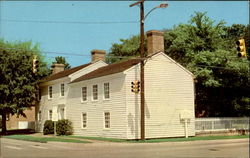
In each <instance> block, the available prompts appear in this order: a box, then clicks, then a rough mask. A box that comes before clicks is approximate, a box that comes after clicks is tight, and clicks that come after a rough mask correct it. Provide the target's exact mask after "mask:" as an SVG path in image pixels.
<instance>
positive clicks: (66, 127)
mask: <svg viewBox="0 0 250 158" xmlns="http://www.w3.org/2000/svg"><path fill="white" fill-rule="evenodd" d="M56 133H57V135H71V134H72V133H73V128H72V122H71V121H69V120H67V119H62V120H58V122H57V124H56Z"/></svg>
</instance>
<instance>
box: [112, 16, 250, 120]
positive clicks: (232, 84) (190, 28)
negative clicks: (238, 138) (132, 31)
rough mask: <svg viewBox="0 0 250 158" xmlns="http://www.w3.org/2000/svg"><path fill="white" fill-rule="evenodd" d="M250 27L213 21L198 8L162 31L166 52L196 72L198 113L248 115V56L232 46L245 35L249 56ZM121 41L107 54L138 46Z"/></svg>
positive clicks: (131, 40) (123, 53)
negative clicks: (184, 20) (179, 22)
mask: <svg viewBox="0 0 250 158" xmlns="http://www.w3.org/2000/svg"><path fill="white" fill-rule="evenodd" d="M249 31H250V27H249V25H247V26H245V25H242V24H233V25H232V26H226V25H225V22H224V21H219V22H217V23H216V22H215V21H213V20H212V19H210V18H209V17H208V16H207V15H206V13H201V12H195V14H194V15H192V16H191V18H190V20H189V22H188V23H187V24H179V25H177V26H175V27H174V28H173V29H171V30H165V31H164V43H165V53H166V54H167V55H169V56H170V57H171V58H173V59H174V60H176V61H177V62H178V63H180V64H182V65H183V66H184V67H186V68H187V69H189V70H190V71H191V72H192V73H193V74H194V76H195V81H196V84H195V87H196V100H195V103H196V112H197V116H201V115H200V114H201V113H202V114H203V116H249V113H250V95H249V94H250V91H249V90H250V83H249V79H250V76H249V60H248V59H246V58H238V57H237V51H236V48H235V46H236V45H235V42H236V41H237V40H239V39H240V38H244V39H245V41H246V46H247V52H248V58H249V50H250V49H249V47H250V40H249ZM122 41H125V42H122V43H121V44H113V46H112V47H111V49H110V50H111V52H110V54H112V55H117V56H118V55H119V56H130V55H136V54H137V53H138V52H136V51H134V50H133V49H132V48H135V47H136V46H135V45H137V48H138V46H139V44H138V41H139V40H137V43H136V42H135V39H132V38H130V39H128V40H122ZM133 41H134V42H135V43H133ZM133 44H135V45H133ZM122 48H123V49H122ZM124 49H126V50H130V51H124ZM133 51H134V52H133ZM116 52H119V53H116Z"/></svg>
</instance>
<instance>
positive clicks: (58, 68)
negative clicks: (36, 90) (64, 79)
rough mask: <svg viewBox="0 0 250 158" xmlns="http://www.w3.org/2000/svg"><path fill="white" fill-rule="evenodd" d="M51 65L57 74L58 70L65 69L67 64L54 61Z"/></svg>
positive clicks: (53, 71) (53, 72)
mask: <svg viewBox="0 0 250 158" xmlns="http://www.w3.org/2000/svg"><path fill="white" fill-rule="evenodd" d="M51 67H52V74H56V73H58V72H61V71H64V67H65V65H64V64H58V63H54V64H53V65H52V66H51Z"/></svg>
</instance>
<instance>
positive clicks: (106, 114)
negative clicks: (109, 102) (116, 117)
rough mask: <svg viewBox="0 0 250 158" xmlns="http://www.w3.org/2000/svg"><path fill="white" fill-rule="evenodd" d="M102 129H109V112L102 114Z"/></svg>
mask: <svg viewBox="0 0 250 158" xmlns="http://www.w3.org/2000/svg"><path fill="white" fill-rule="evenodd" d="M104 123H105V125H104V127H105V128H110V113H109V112H105V113H104Z"/></svg>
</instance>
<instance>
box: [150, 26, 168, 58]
mask: <svg viewBox="0 0 250 158" xmlns="http://www.w3.org/2000/svg"><path fill="white" fill-rule="evenodd" d="M147 47H148V55H152V54H154V53H157V52H164V35H163V32H161V31H156V30H150V31H148V32H147Z"/></svg>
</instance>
